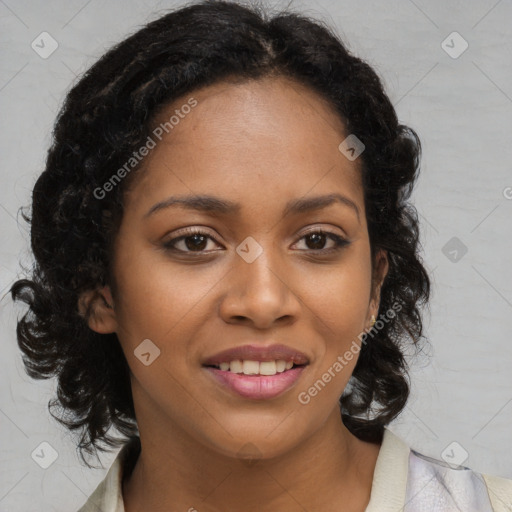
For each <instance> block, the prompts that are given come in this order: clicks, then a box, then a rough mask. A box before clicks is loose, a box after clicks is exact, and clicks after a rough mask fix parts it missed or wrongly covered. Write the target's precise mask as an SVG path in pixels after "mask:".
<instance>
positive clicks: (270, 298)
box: [220, 250, 301, 329]
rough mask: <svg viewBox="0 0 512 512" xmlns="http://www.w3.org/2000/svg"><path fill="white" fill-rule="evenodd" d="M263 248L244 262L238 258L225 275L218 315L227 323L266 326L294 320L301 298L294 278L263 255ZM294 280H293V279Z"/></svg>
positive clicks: (296, 316)
mask: <svg viewBox="0 0 512 512" xmlns="http://www.w3.org/2000/svg"><path fill="white" fill-rule="evenodd" d="M267 254H268V253H267V251H265V250H264V251H263V253H262V254H261V255H260V256H259V257H258V258H256V259H255V260H254V261H253V262H252V263H247V262H246V261H244V260H243V259H242V258H239V259H238V260H237V261H235V263H234V268H233V269H232V270H231V272H230V273H229V274H228V275H227V276H226V277H227V279H226V285H225V286H226V290H225V293H224V295H223V298H222V301H221V304H220V315H221V317H222V318H223V320H224V321H225V322H227V323H240V324H246V325H251V326H252V327H255V328H258V329H268V328H271V327H273V326H274V325H276V324H279V325H284V324H287V325H288V324H292V323H294V322H296V320H297V318H298V316H299V313H300V308H301V301H300V298H299V297H298V295H297V292H296V291H295V290H294V289H295V288H298V287H297V282H296V277H293V276H292V273H291V272H290V271H285V269H284V264H281V265H277V264H276V262H275V261H273V260H271V259H270V258H268V257H267ZM294 281H295V282H294Z"/></svg>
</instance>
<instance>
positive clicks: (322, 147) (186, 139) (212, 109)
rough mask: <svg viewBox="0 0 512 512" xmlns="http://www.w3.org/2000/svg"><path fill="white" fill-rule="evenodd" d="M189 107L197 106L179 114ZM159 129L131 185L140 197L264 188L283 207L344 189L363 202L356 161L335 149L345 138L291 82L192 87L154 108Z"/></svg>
mask: <svg viewBox="0 0 512 512" xmlns="http://www.w3.org/2000/svg"><path fill="white" fill-rule="evenodd" d="M191 101H192V102H195V106H194V107H193V108H188V107H187V108H184V106H185V105H190V104H194V103H191ZM171 118H172V122H170V121H171ZM166 123H167V125H166ZM163 126H167V129H166V130H165V129H164V130H162V129H161V128H160V132H161V137H160V138H155V137H154V138H155V141H156V145H155V148H154V149H153V150H152V151H151V153H150V154H149V155H148V156H147V157H146V159H145V161H144V162H143V167H142V172H141V173H140V175H139V177H138V179H137V184H136V187H135V188H136V189H138V190H139V191H140V192H143V193H144V195H145V196H148V195H151V196H157V195H158V194H159V193H160V195H161V194H162V193H163V192H164V191H165V192H166V193H169V194H171V193H172V192H175V191H182V192H188V193H210V192H211V191H217V192H223V194H222V195H224V196H226V197H228V196H230V195H231V196H233V197H241V196H245V195H247V193H248V192H249V191H250V190H251V189H252V190H254V191H258V192H259V193H261V190H262V189H265V188H266V189H267V190H268V194H271V192H276V194H278V195H280V197H282V198H283V202H286V201H288V200H289V199H290V198H294V197H299V196H303V195H306V194H307V193H308V191H311V193H312V194H313V193H316V192H318V193H326V192H336V191H340V190H342V191H343V192H346V193H347V194H349V195H352V196H353V198H354V200H355V201H356V202H357V200H359V201H360V200H361V199H362V189H361V176H360V172H361V171H360V162H359V161H358V160H356V161H349V160H348V159H347V158H346V157H345V156H344V155H342V153H341V152H340V151H339V149H338V146H339V144H340V143H341V142H342V141H343V140H344V139H345V138H346V136H347V135H348V134H347V133H346V130H345V127H344V125H343V122H342V120H341V118H340V116H339V115H338V114H337V112H336V111H335V110H334V109H333V107H332V106H331V105H330V103H329V102H327V101H326V100H325V99H324V98H322V97H321V96H320V95H318V94H317V93H316V92H314V91H313V90H311V89H310V88H308V87H306V86H303V85H302V84H299V83H298V82H295V81H293V80H291V79H288V78H285V77H272V78H264V79H260V80H251V81H245V82H233V81H230V82H229V81H226V82H220V83H216V84H214V85H211V86H207V87H203V88H200V89H197V90H195V91H192V92H190V93H187V94H185V95H183V96H182V97H180V98H178V99H177V100H175V101H173V102H172V104H168V105H166V106H165V107H164V108H162V109H161V110H160V112H159V113H158V115H157V116H156V117H155V118H154V120H153V123H152V129H153V132H154V131H155V129H158V127H163ZM160 139H161V140H160ZM217 195H219V194H217ZM238 202H240V201H238ZM247 204H248V203H247ZM360 205H361V206H362V204H361V203H360Z"/></svg>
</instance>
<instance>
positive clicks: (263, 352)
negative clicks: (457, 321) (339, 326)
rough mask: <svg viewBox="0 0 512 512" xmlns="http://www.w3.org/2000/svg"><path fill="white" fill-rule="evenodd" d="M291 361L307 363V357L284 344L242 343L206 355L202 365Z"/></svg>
mask: <svg viewBox="0 0 512 512" xmlns="http://www.w3.org/2000/svg"><path fill="white" fill-rule="evenodd" d="M279 359H282V360H284V361H292V362H293V363H295V364H308V363H309V359H308V358H307V356H306V355H305V354H303V353H302V352H300V351H298V350H296V349H293V348H290V347H287V346H286V345H269V346H262V345H242V346H239V347H235V348H228V349H226V350H223V351H222V352H218V353H217V354H214V355H213V356H211V357H208V358H207V359H206V360H205V361H204V362H203V365H205V366H206V365H218V364H220V363H225V362H231V361H236V360H249V361H260V362H262V361H276V360H279Z"/></svg>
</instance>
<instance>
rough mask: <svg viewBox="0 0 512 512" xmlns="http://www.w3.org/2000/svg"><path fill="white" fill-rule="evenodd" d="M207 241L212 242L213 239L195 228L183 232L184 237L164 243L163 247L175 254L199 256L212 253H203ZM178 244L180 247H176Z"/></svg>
mask: <svg viewBox="0 0 512 512" xmlns="http://www.w3.org/2000/svg"><path fill="white" fill-rule="evenodd" d="M208 240H214V238H213V237H212V236H211V235H209V234H208V233H205V232H204V231H200V230H199V229H197V228H189V229H187V230H186V231H185V234H184V235H182V236H179V237H176V238H173V239H172V240H169V241H168V242H165V243H164V244H163V246H164V247H165V248H166V249H169V250H173V251H176V252H186V253H188V252H195V253H199V254H201V253H206V252H212V251H211V250H208V251H205V249H206V247H207V246H208ZM179 244H181V247H177V246H178V245H179Z"/></svg>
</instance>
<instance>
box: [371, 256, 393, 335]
mask: <svg viewBox="0 0 512 512" xmlns="http://www.w3.org/2000/svg"><path fill="white" fill-rule="evenodd" d="M388 271H389V261H388V253H387V251H386V250H385V249H380V250H379V251H378V252H377V254H376V255H375V261H374V270H373V280H372V293H371V297H370V305H369V307H368V318H367V324H368V325H370V324H371V317H372V315H374V316H375V318H377V316H378V313H379V305H380V291H381V288H382V285H383V283H384V279H385V278H386V276H387V274H388Z"/></svg>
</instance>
